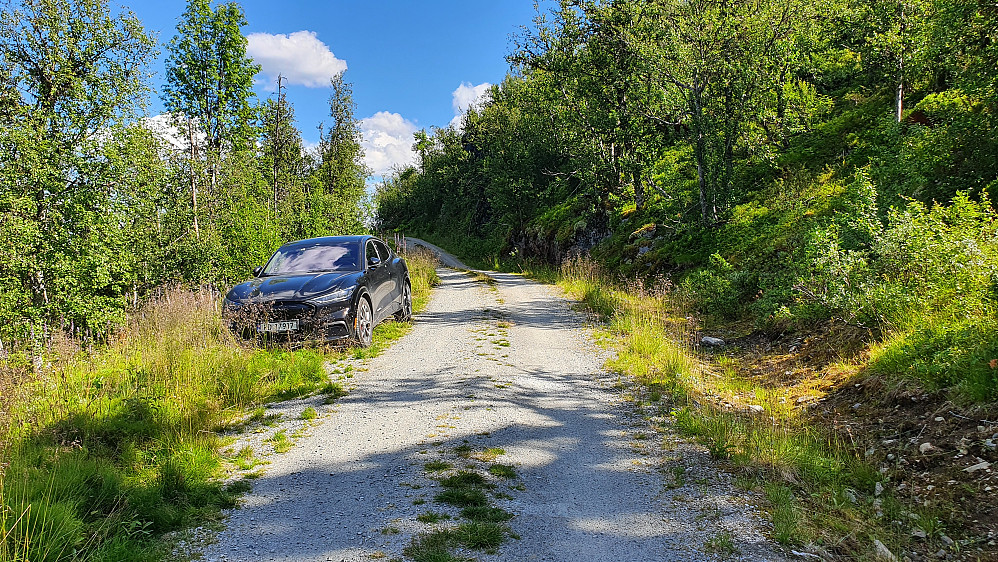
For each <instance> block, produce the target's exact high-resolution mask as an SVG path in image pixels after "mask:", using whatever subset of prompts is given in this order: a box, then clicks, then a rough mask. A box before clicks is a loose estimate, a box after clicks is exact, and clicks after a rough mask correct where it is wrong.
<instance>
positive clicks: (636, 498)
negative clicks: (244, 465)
mask: <svg viewBox="0 0 998 562" xmlns="http://www.w3.org/2000/svg"><path fill="white" fill-rule="evenodd" d="M447 259H450V258H447ZM450 263H451V264H452V265H460V264H459V263H454V262H450ZM440 274H441V278H442V280H443V282H442V284H441V286H440V287H439V288H437V289H436V290H435V292H434V296H433V299H432V301H431V303H430V305H429V307H428V309H427V310H426V311H425V312H424V313H423V314H420V315H419V316H418V317H417V318H416V320H415V327H414V329H413V331H412V332H411V333H410V334H408V335H407V336H405V337H404V338H403V339H402V340H400V341H399V342H398V343H397V344H396V345H394V346H393V347H392V348H391V349H390V350H389V351H387V352H386V353H384V354H383V355H382V356H380V357H378V358H377V359H374V360H371V361H370V362H369V364H368V365H367V366H366V368H367V370H366V371H365V372H360V373H358V374H357V375H356V376H355V377H354V378H353V379H350V380H351V381H352V383H353V384H354V387H353V388H352V389H351V392H350V394H349V395H348V396H346V397H345V398H342V399H340V401H338V402H337V403H336V404H335V405H334V406H330V407H327V410H326V411H325V412H323V415H322V417H321V418H320V423H319V424H318V425H316V426H315V427H313V428H312V430H311V432H310V435H308V436H306V437H303V438H301V439H299V440H298V442H297V444H296V446H295V447H294V448H293V449H291V450H290V451H289V452H287V453H284V454H282V455H274V456H272V457H271V458H270V460H271V464H270V465H269V466H268V467H267V469H266V472H265V475H264V476H263V477H262V478H259V479H257V480H254V481H253V491H252V492H251V493H250V494H248V495H247V497H246V501H245V505H244V506H243V507H242V508H240V509H237V510H234V511H233V512H232V513H231V514H230V518H229V520H228V527H227V530H226V531H224V532H223V533H221V534H220V536H219V537H218V538H219V542H218V543H217V544H215V545H212V546H211V547H210V548H209V549H208V551H207V552H206V553H205V556H204V559H206V560H334V561H340V560H351V561H354V560H357V561H359V560H371V559H374V558H386V559H392V558H401V557H402V549H403V548H404V547H405V545H406V544H408V543H409V542H410V541H411V540H412V537H413V536H415V535H417V534H419V533H422V532H427V531H430V530H432V529H434V528H438V527H439V526H440V525H447V524H450V525H454V524H456V521H457V517H458V516H457V513H458V510H456V509H454V508H449V507H448V506H446V505H442V504H435V503H434V502H433V498H434V496H435V494H436V493H437V492H438V491H439V490H440V487H439V485H438V483H437V481H436V480H434V479H433V478H432V477H431V476H432V475H431V474H430V473H428V472H427V471H426V470H425V465H426V463H428V462H430V461H434V460H441V461H446V462H449V463H451V464H453V465H454V466H455V467H456V468H460V469H467V470H475V471H478V472H481V473H483V474H486V475H488V473H487V468H488V466H489V463H492V462H495V463H503V464H506V465H512V466H514V467H515V468H516V473H517V476H518V477H517V478H516V479H513V480H499V479H493V480H494V484H495V486H496V488H495V490H497V491H498V492H500V493H497V494H496V497H495V498H494V504H495V505H497V506H498V507H501V508H503V509H505V510H506V511H508V512H511V513H513V514H515V517H514V518H513V519H512V520H511V521H510V522H509V525H510V527H511V528H512V530H513V532H514V533H515V534H516V535H518V536H519V537H520V538H519V539H510V540H508V541H507V542H505V543H504V544H503V545H502V546H500V547H499V548H498V550H497V551H496V552H495V553H492V554H487V553H484V552H482V551H474V550H468V551H464V552H461V553H460V554H461V555H462V556H467V557H473V558H476V559H478V560H483V561H485V560H559V561H561V560H563V561H571V562H582V561H590V560H593V561H596V560H606V561H617V560H712V559H717V556H716V555H714V554H710V553H707V552H705V547H704V545H705V543H706V542H707V541H710V540H711V539H712V538H713V539H714V540H715V541H717V537H722V538H723V537H730V540H731V543H732V544H733V546H734V547H735V548H736V549H737V553H736V554H734V556H733V557H734V558H735V559H746V560H773V559H781V558H782V556H781V555H779V554H777V553H776V551H774V550H773V549H771V547H770V546H769V545H768V543H766V541H765V539H764V538H763V536H762V533H761V532H760V530H759V528H760V523H759V518H758V517H757V516H755V515H754V513H755V512H754V510H753V508H752V507H751V506H750V505H748V504H747V503H746V501H745V499H744V498H742V497H740V496H738V495H737V494H735V493H734V492H733V490H732V487H731V485H730V483H729V480H730V478H729V477H727V476H726V475H723V474H719V473H718V471H717V470H716V469H715V468H714V467H713V466H712V464H711V462H710V460H709V457H708V456H707V455H706V454H705V453H704V452H703V451H701V450H700V449H698V448H697V447H695V446H693V445H690V444H688V443H686V442H684V441H682V440H679V439H677V438H675V436H673V435H670V434H665V435H663V434H660V433H655V432H654V431H653V430H652V429H650V422H649V421H648V420H647V419H645V417H643V416H642V415H640V412H638V411H636V409H635V407H634V406H633V405H632V404H631V403H630V402H628V401H626V400H625V395H626V392H627V390H626V388H625V387H626V386H627V385H620V384H617V379H616V377H615V376H611V375H608V374H607V373H606V372H604V371H603V369H602V368H601V365H602V362H603V359H604V357H602V356H601V353H600V352H599V351H598V350H596V348H595V347H594V345H593V344H592V342H591V341H590V339H589V336H588V332H587V330H586V329H585V327H584V325H583V320H584V318H583V317H582V316H580V314H579V313H577V312H573V311H572V310H571V307H570V303H568V302H567V301H565V300H564V299H563V298H561V297H560V296H559V295H558V291H557V289H554V288H552V287H548V286H544V285H540V284H537V283H533V282H530V281H528V280H525V279H523V278H521V277H519V276H515V275H508V274H492V275H493V277H494V278H495V280H496V285H495V287H494V288H490V287H488V286H486V285H485V284H483V283H480V282H478V281H476V280H475V279H474V278H473V277H472V276H470V275H468V274H466V273H462V272H458V271H455V270H451V269H441V270H440ZM657 421H659V422H661V421H662V420H657ZM663 442H664V443H665V444H666V446H664V447H663V446H662V444H663ZM673 467H682V468H683V469H684V472H683V473H682V477H681V478H679V479H678V481H677V480H676V477H675V474H676V473H677V470H676V469H675V468H673ZM490 478H492V477H491V476H490ZM423 502H425V503H423ZM429 510H434V511H438V512H448V513H451V514H452V515H453V516H454V518H455V519H453V520H450V521H445V522H443V523H437V524H435V525H434V524H427V523H420V522H418V521H417V520H416V516H417V515H418V514H420V513H425V512H427V511H429ZM719 542H723V541H719Z"/></svg>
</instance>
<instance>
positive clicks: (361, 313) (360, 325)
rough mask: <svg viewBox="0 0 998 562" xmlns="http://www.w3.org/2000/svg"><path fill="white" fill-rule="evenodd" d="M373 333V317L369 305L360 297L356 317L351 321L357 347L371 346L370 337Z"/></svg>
mask: <svg viewBox="0 0 998 562" xmlns="http://www.w3.org/2000/svg"><path fill="white" fill-rule="evenodd" d="M373 332H374V315H373V314H372V313H371V303H369V302H367V299H366V298H364V297H361V298H360V300H358V301H357V315H356V316H355V317H354V320H353V334H354V339H355V340H356V341H357V345H359V346H361V347H368V346H370V345H371V335H372V333H373Z"/></svg>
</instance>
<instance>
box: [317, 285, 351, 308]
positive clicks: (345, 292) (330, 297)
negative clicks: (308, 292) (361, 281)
mask: <svg viewBox="0 0 998 562" xmlns="http://www.w3.org/2000/svg"><path fill="white" fill-rule="evenodd" d="M351 293H353V288H352V287H348V288H346V289H340V290H338V291H333V292H332V293H328V294H325V295H322V296H320V297H315V298H314V299H308V302H310V303H312V304H329V303H331V302H337V301H342V300H346V299H348V298H349V297H350V294H351Z"/></svg>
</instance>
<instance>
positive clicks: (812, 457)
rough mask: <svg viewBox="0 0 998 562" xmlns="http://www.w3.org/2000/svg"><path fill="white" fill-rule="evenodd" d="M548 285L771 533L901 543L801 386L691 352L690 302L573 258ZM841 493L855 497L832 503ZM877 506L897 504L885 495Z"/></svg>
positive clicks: (832, 544) (862, 545)
mask: <svg viewBox="0 0 998 562" xmlns="http://www.w3.org/2000/svg"><path fill="white" fill-rule="evenodd" d="M558 282H559V284H560V285H561V286H562V287H564V288H565V289H566V291H567V292H568V293H569V294H571V295H573V296H574V297H576V298H579V299H581V300H582V301H583V302H585V304H586V305H587V306H588V308H589V309H590V310H591V311H593V313H594V314H596V315H597V316H599V317H600V318H601V319H602V320H603V322H601V326H602V328H601V332H602V334H601V335H602V336H603V339H604V340H605V341H607V342H609V343H610V345H611V346H612V347H613V348H614V349H615V351H616V356H615V358H613V359H612V360H611V361H610V362H609V367H610V368H612V369H613V370H615V371H617V372H619V373H622V374H625V375H627V376H629V377H631V378H632V379H633V380H635V381H636V382H638V383H639V385H640V386H639V388H642V389H643V391H642V396H641V397H640V398H639V399H640V400H644V401H647V402H648V403H649V404H659V409H660V412H661V414H662V415H664V416H668V417H670V418H671V419H672V420H673V422H674V424H675V427H677V428H678V429H679V430H680V431H681V432H683V433H685V434H687V435H690V436H694V437H696V438H697V439H698V440H700V441H701V442H702V443H703V444H704V445H705V446H706V447H707V449H708V450H709V451H710V453H711V454H712V455H713V456H714V457H715V458H717V459H719V460H721V461H723V462H727V463H729V464H730V465H731V466H733V467H736V468H738V469H739V470H740V471H741V472H742V474H743V475H744V476H745V478H743V482H745V483H746V484H747V485H749V486H751V487H757V488H758V489H759V490H760V491H762V492H763V493H764V494H765V495H766V497H767V498H768V499H769V501H770V503H771V515H772V518H773V523H774V530H773V536H774V538H776V539H777V540H779V541H780V542H782V543H784V544H800V543H810V542H816V543H818V544H821V545H824V546H825V547H827V548H829V549H831V550H834V551H837V552H839V553H840V554H847V555H850V556H854V555H857V554H860V553H862V552H864V551H869V549H870V548H871V546H870V545H872V542H873V539H874V538H878V539H880V540H881V541H883V542H885V543H887V544H888V545H891V544H897V543H899V542H903V541H904V540H906V539H905V538H904V531H903V530H901V529H894V528H890V527H889V526H887V525H882V524H881V523H880V521H881V520H880V519H878V518H876V517H875V511H876V509H875V508H874V507H871V506H873V498H872V494H873V490H874V487H875V483H876V482H877V481H878V480H880V479H881V478H882V476H881V475H880V474H879V473H878V472H877V471H876V470H874V469H873V468H872V467H871V466H870V465H868V464H866V463H865V462H863V461H862V460H861V458H860V457H858V456H857V454H856V451H854V450H853V449H852V448H851V447H850V446H849V444H846V443H841V442H838V441H837V440H836V439H835V438H834V437H833V436H832V435H830V434H829V433H828V432H826V431H825V430H822V429H820V428H817V427H814V426H812V425H811V424H810V423H809V422H808V420H806V419H804V418H803V417H802V416H801V415H800V414H799V411H798V410H797V409H796V408H795V407H794V404H795V403H796V398H797V397H799V396H801V395H802V394H807V393H808V392H810V389H809V388H808V387H807V386H806V385H801V386H793V385H786V386H780V385H772V384H766V385H763V384H761V383H759V382H756V381H755V380H753V379H751V378H749V377H746V376H743V375H742V374H741V373H739V372H738V370H737V369H736V368H735V367H734V365H732V364H731V362H730V361H726V360H724V359H723V358H718V360H714V361H711V360H710V359H709V358H708V357H706V356H704V355H701V354H700V353H699V352H698V348H697V346H696V336H697V324H696V320H695V318H694V317H693V316H692V315H691V314H690V313H689V311H690V310H692V308H693V307H692V306H689V305H688V303H686V302H684V301H683V297H682V296H681V292H679V291H674V290H673V287H672V286H671V285H670V284H669V283H668V282H667V281H666V280H658V281H656V282H653V283H642V282H638V281H630V282H624V281H621V280H619V279H614V278H613V277H611V276H610V275H608V274H607V273H606V272H605V271H604V270H603V269H602V268H601V267H600V266H599V265H598V264H596V263H595V262H592V261H590V260H573V261H569V262H567V263H565V264H564V265H563V267H562V269H561V272H560V276H559V281H558ZM843 497H850V498H857V499H856V501H845V502H843V501H836V498H839V499H841V498H843ZM877 505H879V506H880V509H882V510H884V511H887V510H888V509H895V511H897V510H899V509H900V507H898V506H897V505H896V502H893V500H891V499H890V498H889V497H886V496H885V497H883V498H881V499H880V500H879V501H878V502H877Z"/></svg>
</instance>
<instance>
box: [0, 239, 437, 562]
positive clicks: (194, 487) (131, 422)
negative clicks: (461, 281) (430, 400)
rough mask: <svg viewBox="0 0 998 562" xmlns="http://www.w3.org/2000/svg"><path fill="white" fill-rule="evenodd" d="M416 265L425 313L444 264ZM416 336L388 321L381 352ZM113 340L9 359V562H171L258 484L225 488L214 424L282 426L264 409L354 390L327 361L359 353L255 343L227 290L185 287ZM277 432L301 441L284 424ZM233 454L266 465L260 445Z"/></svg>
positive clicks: (2, 502) (4, 459) (1, 511)
mask: <svg viewBox="0 0 998 562" xmlns="http://www.w3.org/2000/svg"><path fill="white" fill-rule="evenodd" d="M409 265H410V271H411V274H412V281H413V296H414V307H415V309H416V310H417V311H418V310H421V309H422V308H424V307H425V305H426V303H427V302H428V299H429V292H430V288H431V287H432V285H433V284H435V283H437V282H438V281H439V280H438V279H437V278H436V274H435V272H434V271H433V264H432V260H429V259H425V258H424V257H419V256H417V257H415V258H410V260H409ZM405 330H406V328H405V325H394V326H393V325H391V323H389V324H385V325H383V327H380V330H379V332H378V335H377V343H378V346H379V347H378V349H377V351H380V350H383V349H384V348H385V347H386V346H387V345H388V344H389V343H390V342H391V341H393V339H395V338H397V337H400V335H401V334H402V333H404V331H405ZM111 341H112V343H110V344H108V345H106V346H103V347H93V348H91V347H84V346H82V345H81V344H79V343H78V342H73V341H72V340H68V339H66V338H63V337H61V336H56V337H54V338H53V340H52V341H51V342H48V345H46V347H45V348H44V353H43V355H41V356H40V357H38V359H39V360H40V362H36V361H35V360H34V359H33V358H32V357H30V356H29V354H27V353H26V352H24V351H19V350H16V349H10V348H8V349H7V351H8V352H9V353H8V355H7V356H6V357H5V359H3V360H2V361H0V411H2V412H3V415H2V416H0V466H3V467H4V469H3V470H2V471H0V562H7V561H15V560H40V561H50V560H60V559H86V560H105V559H106V560H155V559H159V558H162V556H163V555H164V554H165V553H164V552H163V547H162V544H161V542H160V541H161V537H162V535H163V534H164V533H166V532H168V531H173V530H177V529H181V528H186V527H191V526H197V525H200V524H203V523H205V522H208V521H212V520H214V519H217V518H218V517H219V513H220V510H221V509H223V508H229V507H233V506H234V505H235V501H236V498H237V497H238V494H239V493H242V492H244V491H245V485H243V484H239V483H237V484H233V485H232V486H225V485H223V484H222V483H221V478H222V477H223V476H224V474H223V472H224V468H223V464H222V454H221V453H220V449H221V448H222V441H221V439H220V438H219V437H218V436H217V434H216V433H214V432H215V430H218V429H226V428H239V427H240V426H245V425H246V424H263V425H266V424H274V423H276V422H277V421H278V418H277V417H275V416H268V415H267V413H266V409H265V408H264V407H263V404H265V403H267V402H271V401H274V400H283V399H287V398H293V397H300V396H305V395H308V394H311V393H313V392H316V391H317V390H319V391H321V392H322V393H323V394H325V395H326V397H327V400H335V399H336V398H339V397H342V396H343V395H345V391H344V389H343V388H342V387H341V386H340V385H339V384H337V383H331V382H329V381H328V376H327V374H326V372H325V368H324V364H325V363H326V362H327V361H331V362H336V361H339V360H341V359H343V358H344V357H346V356H347V355H348V354H351V353H353V351H352V350H350V349H346V350H342V349H296V350H287V349H280V348H270V349H257V348H254V347H250V346H246V345H244V344H243V343H242V342H239V341H236V340H235V338H234V337H233V336H232V335H231V334H230V333H229V331H228V330H227V329H226V328H225V325H224V323H223V321H222V319H221V317H220V312H219V307H218V302H217V300H216V296H215V295H214V294H212V293H209V292H196V291H188V290H183V289H173V290H169V291H167V292H166V293H165V294H164V295H163V297H162V298H160V299H158V300H155V301H152V302H150V303H147V304H146V305H145V306H144V307H143V308H142V309H141V310H140V311H138V312H137V313H136V314H135V315H134V316H133V318H132V319H131V321H130V323H129V325H128V326H127V327H126V328H125V329H123V330H122V332H121V333H120V334H118V336H117V337H115V338H112V340H111ZM5 343H9V342H5ZM366 353H367V352H365V354H366ZM365 356H367V355H365ZM306 415H307V414H306ZM270 439H271V442H272V443H273V444H274V447H275V449H276V450H284V449H285V447H289V446H290V444H291V440H290V439H288V437H287V436H286V435H284V434H283V432H278V433H277V434H275V435H274V436H272V437H271V438H270ZM230 460H231V462H232V463H233V464H235V465H236V466H237V467H238V468H240V469H242V470H248V469H251V468H253V467H254V466H257V465H258V464H259V460H258V459H256V458H255V457H254V456H253V451H252V450H251V449H244V450H242V451H239V452H238V453H237V454H236V455H235V457H234V458H232V459H230ZM29 506H30V508H29Z"/></svg>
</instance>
